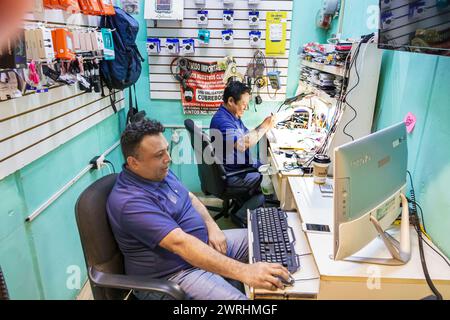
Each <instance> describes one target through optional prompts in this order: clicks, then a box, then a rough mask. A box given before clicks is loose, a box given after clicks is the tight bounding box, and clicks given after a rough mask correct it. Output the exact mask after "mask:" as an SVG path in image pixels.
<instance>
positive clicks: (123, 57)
mask: <svg viewBox="0 0 450 320" xmlns="http://www.w3.org/2000/svg"><path fill="white" fill-rule="evenodd" d="M114 8H115V10H116V14H115V15H113V16H103V17H102V18H101V20H100V28H109V29H111V30H113V32H112V35H113V41H114V52H115V59H114V60H102V61H101V62H100V72H101V75H102V78H103V81H104V82H105V84H106V86H107V87H108V88H109V89H110V90H112V89H118V90H123V89H126V88H129V87H131V86H132V85H133V84H135V83H136V82H137V80H138V79H139V77H140V75H141V71H142V66H141V63H142V62H144V61H145V60H144V59H143V58H142V56H141V54H140V53H139V50H138V48H137V45H136V38H137V34H138V32H139V23H138V22H137V21H136V19H134V18H133V17H132V16H130V15H129V14H128V13H126V12H125V11H123V10H122V9H120V8H119V7H114Z"/></svg>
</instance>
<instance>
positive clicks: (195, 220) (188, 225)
mask: <svg viewBox="0 0 450 320" xmlns="http://www.w3.org/2000/svg"><path fill="white" fill-rule="evenodd" d="M107 212H108V217H109V222H110V224H111V228H112V231H113V233H114V237H115V238H116V241H117V243H118V244H119V248H120V250H121V251H122V254H123V256H124V259H125V272H126V273H127V274H130V275H149V276H152V277H155V278H164V277H166V276H168V275H170V274H173V273H175V272H178V271H180V270H183V269H186V268H189V267H191V266H190V264H189V263H187V262H186V261H185V260H183V259H182V258H181V257H180V256H178V255H176V254H174V253H172V252H170V251H168V250H166V249H164V248H162V247H160V246H159V243H160V242H161V240H162V239H164V237H165V236H167V234H169V233H170V232H171V231H172V230H174V229H176V228H181V229H182V230H183V231H184V232H186V233H188V234H190V235H192V236H194V237H196V238H198V239H200V240H201V241H203V242H204V243H208V232H207V229H206V225H205V222H204V220H203V218H202V217H201V215H200V213H198V211H197V210H196V209H195V208H194V207H193V206H192V201H191V199H190V197H189V191H188V190H187V189H186V188H185V187H184V186H183V185H182V184H181V182H180V181H179V180H178V178H177V177H176V176H175V175H174V174H173V173H172V172H171V171H169V174H168V175H167V177H166V178H165V179H164V180H163V181H161V182H153V181H150V180H146V179H144V178H142V177H140V176H138V175H136V174H134V173H133V172H131V171H130V170H128V169H127V168H125V167H124V168H123V171H122V172H121V173H120V174H119V176H118V178H117V181H116V184H115V185H114V188H113V190H112V192H111V194H110V196H109V198H108V202H107Z"/></svg>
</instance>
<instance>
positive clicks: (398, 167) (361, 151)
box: [334, 123, 410, 265]
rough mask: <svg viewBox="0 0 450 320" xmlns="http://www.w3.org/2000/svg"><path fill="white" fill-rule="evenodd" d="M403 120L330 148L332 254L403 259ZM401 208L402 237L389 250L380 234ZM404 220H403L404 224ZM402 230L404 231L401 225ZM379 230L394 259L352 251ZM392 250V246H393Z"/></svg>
mask: <svg viewBox="0 0 450 320" xmlns="http://www.w3.org/2000/svg"><path fill="white" fill-rule="evenodd" d="M407 154H408V149H407V142H406V126H405V124H404V123H400V124H397V125H394V126H392V127H389V128H386V129H383V130H380V131H378V132H375V133H373V134H370V135H368V136H366V137H363V138H360V139H358V140H355V141H353V142H350V143H347V144H344V145H342V146H340V147H338V148H335V149H334V162H335V163H334V259H335V260H343V259H345V260H351V261H358V262H369V263H382V264H397V265H398V264H403V263H406V261H407V260H409V256H408V250H409V251H410V244H409V219H408V216H407V214H408V212H407V202H406V199H405V198H404V197H403V196H401V194H402V195H404V194H405V191H406V174H407V172H406V170H407ZM405 206H406V208H404V209H405V210H406V216H405V214H402V218H405V219H407V220H408V222H405V223H403V221H402V230H401V232H402V237H403V238H405V239H403V238H402V241H403V243H402V244H401V245H400V248H397V251H396V252H392V251H391V249H392V246H394V247H399V246H398V244H392V243H387V242H390V241H392V240H390V239H389V237H387V236H386V235H385V234H384V231H385V230H386V229H387V228H389V227H390V226H391V225H392V223H393V222H394V221H395V220H396V219H397V218H398V216H399V215H400V214H401V213H402V212H403V211H404V210H402V207H405ZM403 224H406V225H407V226H404V225H403ZM404 230H405V231H404ZM378 235H381V236H382V238H383V241H384V242H385V244H386V246H388V249H389V251H390V252H391V254H392V255H393V256H394V259H389V261H385V260H386V259H382V261H380V260H379V259H374V258H370V257H369V258H362V257H356V256H353V255H354V254H355V253H357V252H358V251H359V250H361V249H362V248H363V247H365V246H366V245H367V244H369V243H370V242H371V241H372V240H374V239H375V238H376V237H377V236H378ZM394 251H395V250H394Z"/></svg>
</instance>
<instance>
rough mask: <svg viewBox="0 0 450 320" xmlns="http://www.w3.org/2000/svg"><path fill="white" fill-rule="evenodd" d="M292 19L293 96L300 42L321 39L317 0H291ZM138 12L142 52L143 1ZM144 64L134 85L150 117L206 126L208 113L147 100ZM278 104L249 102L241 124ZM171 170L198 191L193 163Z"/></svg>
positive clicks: (185, 139) (257, 119)
mask: <svg viewBox="0 0 450 320" xmlns="http://www.w3.org/2000/svg"><path fill="white" fill-rule="evenodd" d="M293 3H294V5H293V17H294V19H293V22H292V31H291V48H290V49H291V50H290V55H289V74H288V88H287V96H293V95H294V94H295V92H296V89H297V82H298V75H299V71H300V70H299V62H298V58H297V50H298V48H299V46H300V44H303V43H305V42H308V41H310V39H311V38H312V37H314V38H317V40H316V41H324V40H325V36H326V32H324V31H322V30H317V29H316V28H315V27H314V21H315V16H316V13H317V11H318V10H319V7H320V2H319V1H294V2H293ZM141 6H142V8H141V14H140V16H139V17H138V20H139V23H140V25H141V28H140V33H139V40H138V46H139V48H140V50H141V52H142V53H146V40H147V35H146V30H145V26H146V21H145V20H144V18H143V1H141ZM145 58H146V62H145V63H144V68H143V72H142V76H141V78H140V80H139V82H138V85H137V88H138V92H139V105H140V106H142V107H143V108H144V109H145V110H146V111H147V114H148V116H149V117H150V118H153V119H157V120H159V121H161V122H162V123H163V124H166V125H175V126H182V125H183V122H184V120H185V119H187V118H192V119H194V120H195V121H196V122H198V123H201V124H203V125H204V126H206V127H208V126H209V123H210V121H211V116H185V115H184V114H183V111H182V107H181V102H179V101H170V100H154V99H150V95H149V77H148V75H149V70H148V62H147V58H148V57H145ZM278 106H279V103H273V102H266V103H263V104H262V105H260V106H258V109H257V110H258V111H257V112H255V111H254V106H253V104H252V105H251V106H250V108H249V110H248V111H246V113H245V115H244V123H245V124H246V125H247V127H249V128H253V127H256V126H257V125H258V124H259V123H261V121H262V120H263V119H264V118H265V117H267V116H268V115H270V112H271V111H273V110H274V109H275V110H276V109H277V107H278ZM172 131H173V130H171V129H170V128H168V130H167V138H169V139H170V137H171V134H172ZM180 134H181V136H182V139H181V141H180V144H179V145H178V146H174V149H173V153H172V156H173V158H174V159H173V160H174V162H179V160H178V157H179V156H180V155H181V156H183V154H182V153H180V152H179V150H180V149H183V150H190V145H189V140H188V136H187V132H186V131H184V130H181V132H180ZM172 170H173V171H174V172H175V174H177V175H178V177H179V178H180V179H181V180H182V181H183V183H184V184H185V185H186V186H187V187H188V188H189V189H190V190H191V191H193V192H200V191H201V190H200V181H199V179H198V174H197V167H196V166H195V165H193V164H186V163H183V164H182V165H176V164H172Z"/></svg>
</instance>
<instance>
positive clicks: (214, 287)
mask: <svg viewBox="0 0 450 320" xmlns="http://www.w3.org/2000/svg"><path fill="white" fill-rule="evenodd" d="M224 233H225V237H226V239H227V256H228V257H230V258H232V259H235V260H238V261H241V262H243V263H248V239H247V238H248V237H247V229H232V230H224ZM167 279H168V280H169V281H173V282H175V283H177V284H178V285H179V286H180V287H181V288H182V289H183V291H184V292H185V293H186V295H187V296H188V299H195V300H246V299H247V297H246V296H245V294H243V293H242V292H241V291H239V290H238V289H237V288H236V287H234V286H233V285H232V284H230V283H229V282H228V281H227V280H225V279H224V278H223V277H222V276H220V275H218V274H214V273H211V272H208V271H205V270H202V269H199V268H195V267H192V268H190V269H186V270H182V271H180V272H177V273H175V274H173V275H170V276H169V277H168V278H167ZM134 295H135V296H136V297H137V298H138V299H140V300H152V299H168V297H167V296H164V295H161V294H157V293H152V292H145V291H135V292H134Z"/></svg>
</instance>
